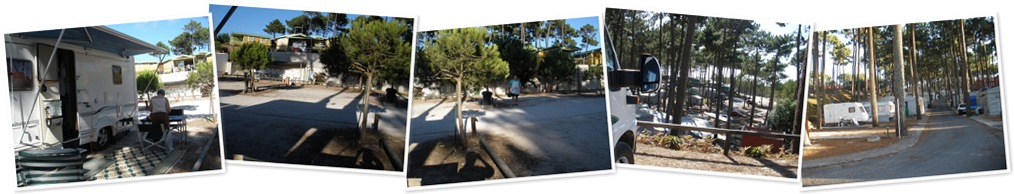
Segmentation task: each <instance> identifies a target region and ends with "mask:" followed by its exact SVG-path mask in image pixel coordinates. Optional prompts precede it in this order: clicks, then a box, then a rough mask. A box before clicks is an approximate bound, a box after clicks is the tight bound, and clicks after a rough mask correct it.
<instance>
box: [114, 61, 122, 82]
mask: <svg viewBox="0 0 1014 194" xmlns="http://www.w3.org/2000/svg"><path fill="white" fill-rule="evenodd" d="M113 84H114V85H121V84H123V69H121V68H120V66H119V65H113Z"/></svg>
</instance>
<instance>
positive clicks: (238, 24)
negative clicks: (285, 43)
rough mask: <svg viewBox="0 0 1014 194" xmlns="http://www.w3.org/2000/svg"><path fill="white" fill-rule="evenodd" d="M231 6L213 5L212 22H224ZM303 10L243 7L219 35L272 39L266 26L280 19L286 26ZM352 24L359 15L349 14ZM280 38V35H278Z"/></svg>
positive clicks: (235, 13)
mask: <svg viewBox="0 0 1014 194" xmlns="http://www.w3.org/2000/svg"><path fill="white" fill-rule="evenodd" d="M230 7H232V6H231V5H214V4H212V5H211V7H210V8H209V11H211V16H212V19H213V20H212V21H214V22H215V23H216V25H217V24H218V23H219V22H221V21H222V18H224V17H225V14H226V13H228V12H229V8H230ZM302 14H303V11H301V10H287V9H270V8H257V7H243V6H239V7H237V8H236V11H235V12H233V13H232V16H231V17H230V18H229V21H228V22H226V23H225V26H223V27H222V31H221V32H219V33H232V32H243V33H248V34H257V35H263V36H267V37H271V35H270V34H268V33H266V32H264V26H266V25H268V23H269V22H271V21H272V20H275V19H278V20H279V21H281V22H282V24H285V20H289V19H292V18H294V17H296V16H299V15H302ZM347 15H348V18H349V20H350V22H351V20H352V19H355V18H356V17H358V16H359V15H357V14H347ZM276 36H279V35H276Z"/></svg>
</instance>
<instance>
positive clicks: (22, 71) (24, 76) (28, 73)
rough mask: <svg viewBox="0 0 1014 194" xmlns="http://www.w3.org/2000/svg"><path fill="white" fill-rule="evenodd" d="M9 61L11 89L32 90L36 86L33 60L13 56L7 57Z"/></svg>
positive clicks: (8, 74)
mask: <svg viewBox="0 0 1014 194" xmlns="http://www.w3.org/2000/svg"><path fill="white" fill-rule="evenodd" d="M7 62H8V63H7V76H8V77H7V81H8V82H10V86H11V91H32V89H33V88H34V87H35V83H34V81H33V80H34V79H32V76H33V75H35V72H32V62H31V61H27V60H20V59H11V58H7Z"/></svg>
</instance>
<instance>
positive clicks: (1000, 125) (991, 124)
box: [967, 116, 1003, 130]
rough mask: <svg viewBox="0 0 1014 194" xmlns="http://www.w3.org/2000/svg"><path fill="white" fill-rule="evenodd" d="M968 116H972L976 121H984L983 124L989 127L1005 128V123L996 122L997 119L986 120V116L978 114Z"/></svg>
mask: <svg viewBox="0 0 1014 194" xmlns="http://www.w3.org/2000/svg"><path fill="white" fill-rule="evenodd" d="M967 118H970V119H972V120H973V121H975V122H979V123H982V124H983V125H986V126H989V127H992V128H995V129H1000V130H1003V123H1001V122H995V121H990V120H986V119H985V118H982V117H978V116H973V117H967Z"/></svg>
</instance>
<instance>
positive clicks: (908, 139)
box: [802, 119, 927, 169]
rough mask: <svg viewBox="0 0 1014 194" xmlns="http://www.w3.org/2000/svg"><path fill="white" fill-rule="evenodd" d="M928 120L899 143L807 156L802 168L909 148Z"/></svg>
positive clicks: (913, 129) (917, 140) (914, 127)
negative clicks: (820, 155) (816, 157)
mask: <svg viewBox="0 0 1014 194" xmlns="http://www.w3.org/2000/svg"><path fill="white" fill-rule="evenodd" d="M926 122H927V119H923V120H921V121H919V123H918V125H917V126H913V127H912V128H911V129H910V130H909V132H911V133H910V134H909V136H908V137H905V138H904V139H902V140H901V141H899V142H898V143H894V144H891V145H890V146H887V147H883V148H877V149H873V150H867V151H863V152H857V153H851V154H846V155H841V156H835V157H830V158H821V159H814V160H806V158H803V162H802V163H803V164H802V168H804V169H805V168H816V167H822V166H830V165H836V164H842V163H848V162H855V161H859V160H864V159H868V158H874V157H880V156H884V155H888V154H893V153H897V152H898V151H901V150H904V149H908V148H909V147H912V146H913V145H915V144H916V143H919V136H921V135H922V130H923V128H924V127H925V126H926Z"/></svg>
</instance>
